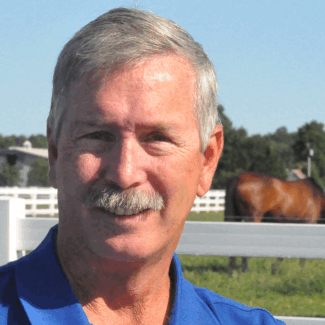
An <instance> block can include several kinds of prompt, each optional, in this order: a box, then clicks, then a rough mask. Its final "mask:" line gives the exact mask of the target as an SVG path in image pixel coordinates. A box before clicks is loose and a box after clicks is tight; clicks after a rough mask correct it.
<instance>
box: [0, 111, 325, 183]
mask: <svg viewBox="0 0 325 325" xmlns="http://www.w3.org/2000/svg"><path fill="white" fill-rule="evenodd" d="M218 109H219V113H220V117H221V121H222V124H223V128H224V138H225V146H224V150H223V153H222V156H221V159H220V162H219V165H218V169H217V171H216V173H215V176H214V178H213V183H212V188H214V189H224V188H226V184H227V182H228V180H229V179H230V178H232V177H233V176H236V175H238V174H239V173H242V172H247V171H255V172H260V173H265V174H267V175H270V176H274V177H278V178H281V179H286V178H287V170H288V169H294V168H298V169H301V170H302V171H303V173H305V174H306V175H307V156H308V148H307V143H309V144H310V145H311V147H312V149H313V150H314V156H313V157H312V168H311V176H312V177H313V178H314V179H315V180H316V181H317V182H318V183H319V184H320V185H321V186H322V187H325V128H324V124H323V123H320V122H317V121H312V122H309V123H306V124H304V125H303V126H301V127H300V128H298V130H297V131H296V132H288V130H287V128H286V127H285V126H282V127H280V128H278V129H277V130H276V131H275V132H274V133H269V134H266V135H259V134H255V135H252V136H248V133H247V131H246V130H245V128H243V127H241V128H235V127H234V126H233V123H232V122H231V120H230V118H229V117H228V116H227V115H226V114H225V109H224V107H223V106H222V105H219V106H218ZM26 140H29V141H30V142H31V143H32V146H33V148H47V141H46V137H45V136H44V135H42V134H38V135H32V136H30V137H25V136H23V135H21V136H14V135H12V136H8V137H5V136H2V135H1V134H0V149H3V148H8V147H10V146H22V145H23V143H24V142H25V141H26ZM9 165H10V164H4V165H3V166H2V171H1V169H0V172H1V175H2V177H6V178H7V179H8V181H9V182H7V183H8V185H9V184H10V185H9V186H13V185H15V184H17V183H19V176H18V174H19V173H18V170H15V167H14V166H15V165H14V166H9ZM16 169H17V167H16ZM47 173H48V164H47V162H46V161H45V160H44V159H42V158H39V159H37V160H36V161H35V162H34V164H33V165H32V168H31V170H30V172H29V175H28V186H49V183H48V178H47ZM10 175H11V176H10ZM0 181H1V179H0Z"/></svg>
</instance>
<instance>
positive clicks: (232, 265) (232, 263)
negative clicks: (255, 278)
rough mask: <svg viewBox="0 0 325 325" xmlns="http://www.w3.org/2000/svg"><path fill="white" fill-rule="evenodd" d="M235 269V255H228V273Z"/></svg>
mask: <svg viewBox="0 0 325 325" xmlns="http://www.w3.org/2000/svg"><path fill="white" fill-rule="evenodd" d="M236 270H237V265H236V256H230V257H229V273H230V274H231V275H232V274H233V273H234V272H235V271H236Z"/></svg>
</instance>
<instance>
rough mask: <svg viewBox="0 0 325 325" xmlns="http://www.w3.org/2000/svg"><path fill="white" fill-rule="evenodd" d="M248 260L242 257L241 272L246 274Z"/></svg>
mask: <svg viewBox="0 0 325 325" xmlns="http://www.w3.org/2000/svg"><path fill="white" fill-rule="evenodd" d="M247 261H248V259H247V257H242V272H248V263H247Z"/></svg>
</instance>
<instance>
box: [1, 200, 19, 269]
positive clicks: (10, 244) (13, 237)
mask: <svg viewBox="0 0 325 325" xmlns="http://www.w3.org/2000/svg"><path fill="white" fill-rule="evenodd" d="M19 218H25V200H24V199H15V198H12V197H8V196H7V197H0V265H4V264H7V263H8V262H11V261H15V260H16V259H17V257H18V255H17V223H18V219H19Z"/></svg>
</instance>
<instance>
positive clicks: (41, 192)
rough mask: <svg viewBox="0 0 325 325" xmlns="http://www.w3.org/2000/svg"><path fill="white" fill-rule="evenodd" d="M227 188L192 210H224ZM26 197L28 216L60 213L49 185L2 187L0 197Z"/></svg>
mask: <svg viewBox="0 0 325 325" xmlns="http://www.w3.org/2000/svg"><path fill="white" fill-rule="evenodd" d="M225 195H226V191H225V190H210V191H208V192H207V194H206V195H204V196H203V197H201V198H200V197H197V198H196V199H195V201H194V204H193V208H192V210H191V211H192V212H196V213H199V212H219V211H223V210H224V204H225ZM1 196H10V197H13V198H22V199H26V213H27V216H32V217H36V216H38V215H49V216H50V217H54V216H56V215H57V214H58V213H59V210H58V207H57V206H58V202H57V200H58V199H57V190H56V189H55V188H52V187H49V188H46V187H43V188H42V187H0V197H1Z"/></svg>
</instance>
